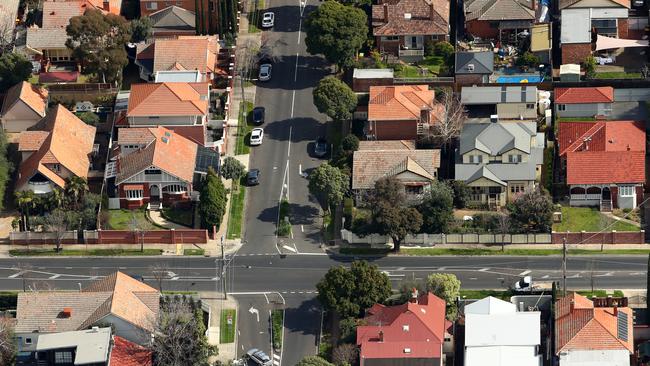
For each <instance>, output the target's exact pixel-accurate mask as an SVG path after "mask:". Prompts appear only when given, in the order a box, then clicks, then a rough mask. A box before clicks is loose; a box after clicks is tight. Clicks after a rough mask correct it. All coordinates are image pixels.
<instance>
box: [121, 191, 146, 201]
mask: <svg viewBox="0 0 650 366" xmlns="http://www.w3.org/2000/svg"><path fill="white" fill-rule="evenodd" d="M124 192H125V193H126V198H127V199H129V200H140V199H142V190H141V189H136V190H128V191H124Z"/></svg>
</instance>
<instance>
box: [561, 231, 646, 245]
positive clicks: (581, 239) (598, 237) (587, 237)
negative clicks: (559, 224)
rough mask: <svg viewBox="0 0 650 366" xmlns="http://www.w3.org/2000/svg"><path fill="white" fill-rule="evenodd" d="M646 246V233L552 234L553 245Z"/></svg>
mask: <svg viewBox="0 0 650 366" xmlns="http://www.w3.org/2000/svg"><path fill="white" fill-rule="evenodd" d="M564 238H566V241H567V244H644V243H645V233H644V232H643V231H640V232H604V233H588V232H584V233H556V232H554V233H552V234H551V240H552V242H553V244H562V241H563V240H564Z"/></svg>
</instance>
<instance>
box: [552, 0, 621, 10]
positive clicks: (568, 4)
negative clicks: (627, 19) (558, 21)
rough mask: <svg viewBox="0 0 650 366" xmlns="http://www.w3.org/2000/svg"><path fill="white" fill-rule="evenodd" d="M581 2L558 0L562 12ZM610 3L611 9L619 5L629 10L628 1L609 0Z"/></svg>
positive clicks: (579, 0) (578, 0)
mask: <svg viewBox="0 0 650 366" xmlns="http://www.w3.org/2000/svg"><path fill="white" fill-rule="evenodd" d="M581 1H582V0H560V3H559V9H560V10H562V9H565V8H568V7H571V6H573V5H575V4H577V3H579V2H581ZM610 1H611V2H612V5H613V7H615V5H614V4H616V5H620V6H622V7H624V8H627V9H629V8H630V0H610Z"/></svg>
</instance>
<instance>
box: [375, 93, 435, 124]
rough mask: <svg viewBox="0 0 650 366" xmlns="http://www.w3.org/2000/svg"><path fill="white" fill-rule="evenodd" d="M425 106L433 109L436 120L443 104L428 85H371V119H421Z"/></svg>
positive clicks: (433, 119) (433, 116) (432, 113)
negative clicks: (436, 99)
mask: <svg viewBox="0 0 650 366" xmlns="http://www.w3.org/2000/svg"><path fill="white" fill-rule="evenodd" d="M425 108H428V109H430V110H431V112H430V113H431V121H432V122H433V121H436V120H437V117H436V116H437V115H439V114H440V113H441V108H442V105H441V104H440V103H436V102H435V92H434V91H433V90H429V87H428V86H427V85H412V86H411V85H401V86H371V87H370V100H369V102H368V120H369V121H379V120H382V121H386V120H414V119H417V120H419V119H420V111H421V110H422V109H425Z"/></svg>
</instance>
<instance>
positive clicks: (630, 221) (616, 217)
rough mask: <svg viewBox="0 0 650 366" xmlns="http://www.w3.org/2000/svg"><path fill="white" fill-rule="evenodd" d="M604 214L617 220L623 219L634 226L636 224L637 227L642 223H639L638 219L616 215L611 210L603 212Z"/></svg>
mask: <svg viewBox="0 0 650 366" xmlns="http://www.w3.org/2000/svg"><path fill="white" fill-rule="evenodd" d="M603 214H604V215H605V216H607V217H609V218H611V219H613V220H616V221H622V222H625V223H628V224H630V225H634V226H636V227H641V224H640V223H638V222H636V221H632V220H629V219H625V218H622V217H619V216H616V215H614V214H613V213H611V212H603Z"/></svg>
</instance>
